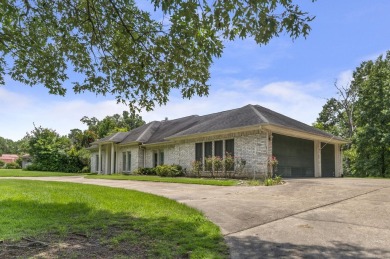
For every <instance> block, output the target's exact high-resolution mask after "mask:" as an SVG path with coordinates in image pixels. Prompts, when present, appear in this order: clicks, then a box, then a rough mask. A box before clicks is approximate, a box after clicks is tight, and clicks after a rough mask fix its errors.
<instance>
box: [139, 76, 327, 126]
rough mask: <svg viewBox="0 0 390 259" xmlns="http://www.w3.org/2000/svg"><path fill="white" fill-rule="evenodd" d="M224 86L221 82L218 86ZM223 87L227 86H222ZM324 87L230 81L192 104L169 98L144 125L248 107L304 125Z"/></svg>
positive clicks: (319, 103)
mask: <svg viewBox="0 0 390 259" xmlns="http://www.w3.org/2000/svg"><path fill="white" fill-rule="evenodd" d="M218 83H219V84H222V85H224V83H223V82H222V81H219V82H218ZM225 83H226V82H225ZM321 87H323V86H321V85H319V84H318V83H310V84H302V83H300V82H288V81H285V82H274V83H271V84H266V85H262V84H261V83H259V82H258V81H256V80H254V79H246V80H241V81H240V80H233V81H230V83H229V87H228V89H224V88H223V87H216V88H217V89H219V90H215V91H213V89H211V91H210V95H209V96H208V97H204V98H199V97H195V98H193V99H191V100H183V99H180V98H177V97H176V98H171V101H170V102H169V103H168V104H167V105H166V106H164V107H157V108H156V109H155V110H154V111H153V112H149V113H146V112H143V113H142V114H141V115H142V117H143V118H144V119H145V120H146V121H152V120H163V119H164V118H165V117H168V118H169V119H175V118H180V117H183V116H188V115H193V114H197V115H204V114H209V113H214V112H219V111H223V110H228V109H234V108H239V107H242V106H244V105H247V104H259V105H261V106H264V107H267V108H270V109H272V110H274V111H276V112H279V113H282V114H284V115H287V116H289V117H292V118H294V119H297V120H300V121H302V122H304V123H307V124H311V123H313V122H314V121H315V119H316V118H317V116H318V113H319V112H320V111H321V109H322V105H323V104H324V103H325V102H326V100H325V98H321V97H317V96H316V95H315V94H314V93H312V92H315V91H316V89H318V88H321Z"/></svg>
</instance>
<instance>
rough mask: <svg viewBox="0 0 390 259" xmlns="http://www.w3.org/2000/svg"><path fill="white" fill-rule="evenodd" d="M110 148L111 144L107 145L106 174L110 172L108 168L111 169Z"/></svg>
mask: <svg viewBox="0 0 390 259" xmlns="http://www.w3.org/2000/svg"><path fill="white" fill-rule="evenodd" d="M109 151H110V150H109V146H108V145H107V146H106V166H105V170H104V174H108V172H109V171H108V170H110V167H109V165H110V160H109V154H110V152H109Z"/></svg>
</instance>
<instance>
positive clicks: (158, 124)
mask: <svg viewBox="0 0 390 259" xmlns="http://www.w3.org/2000/svg"><path fill="white" fill-rule="evenodd" d="M266 125H273V126H276V127H280V128H287V129H290V130H294V131H299V132H303V133H308V134H311V135H313V134H314V135H318V136H321V137H325V138H332V139H333V138H335V139H338V140H343V139H342V138H339V137H336V136H334V135H332V134H330V133H327V132H324V131H322V130H319V129H316V128H314V127H312V126H309V125H307V124H305V123H302V122H300V121H297V120H294V119H292V118H289V117H287V116H285V115H282V114H280V113H277V112H274V111H272V110H270V109H267V108H264V107H262V106H260V105H251V104H249V105H246V106H244V107H241V108H238V109H233V110H228V111H222V112H218V113H213V114H208V115H203V116H197V115H192V116H187V117H183V118H179V119H175V120H165V121H152V122H150V123H148V124H145V125H143V126H141V127H138V128H136V129H133V130H131V131H129V132H119V133H115V134H113V135H111V136H108V137H106V138H103V139H100V140H98V141H96V142H94V144H97V143H102V142H115V143H120V144H130V143H134V142H138V143H140V144H154V143H161V142H166V141H168V140H170V139H174V138H184V137H187V136H191V135H197V134H203V133H209V132H210V133H212V132H218V131H221V130H229V129H240V128H243V127H249V126H266Z"/></svg>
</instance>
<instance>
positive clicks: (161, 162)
mask: <svg viewBox="0 0 390 259" xmlns="http://www.w3.org/2000/svg"><path fill="white" fill-rule="evenodd" d="M163 164H164V152H160V165H163Z"/></svg>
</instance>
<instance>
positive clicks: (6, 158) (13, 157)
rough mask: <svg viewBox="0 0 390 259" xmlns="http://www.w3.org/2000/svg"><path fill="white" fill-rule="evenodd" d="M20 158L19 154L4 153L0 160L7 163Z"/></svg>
mask: <svg viewBox="0 0 390 259" xmlns="http://www.w3.org/2000/svg"><path fill="white" fill-rule="evenodd" d="M18 158H19V156H18V155H13V154H3V155H1V156H0V160H1V161H3V162H4V163H6V164H8V163H12V162H15V161H16V160H17V159H18Z"/></svg>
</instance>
